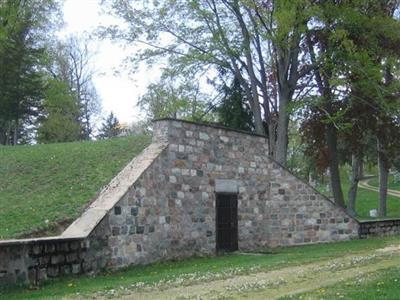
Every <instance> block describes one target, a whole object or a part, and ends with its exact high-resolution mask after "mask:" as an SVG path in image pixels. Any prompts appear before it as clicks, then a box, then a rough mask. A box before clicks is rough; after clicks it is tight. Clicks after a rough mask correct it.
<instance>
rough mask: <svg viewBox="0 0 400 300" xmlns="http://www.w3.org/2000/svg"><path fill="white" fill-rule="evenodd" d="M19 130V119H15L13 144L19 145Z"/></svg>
mask: <svg viewBox="0 0 400 300" xmlns="http://www.w3.org/2000/svg"><path fill="white" fill-rule="evenodd" d="M18 131H19V120H18V119H15V126H14V132H13V145H14V146H15V145H17V143H18Z"/></svg>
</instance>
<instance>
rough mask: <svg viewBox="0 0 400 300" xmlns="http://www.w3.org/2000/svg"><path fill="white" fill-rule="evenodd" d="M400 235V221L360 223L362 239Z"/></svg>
mask: <svg viewBox="0 0 400 300" xmlns="http://www.w3.org/2000/svg"><path fill="white" fill-rule="evenodd" d="M398 234H400V219H396V220H382V221H362V222H360V228H359V236H360V238H368V237H373V236H388V235H398Z"/></svg>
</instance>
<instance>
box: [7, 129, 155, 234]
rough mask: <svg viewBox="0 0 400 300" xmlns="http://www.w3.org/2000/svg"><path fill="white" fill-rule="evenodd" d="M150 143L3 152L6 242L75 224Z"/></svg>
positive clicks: (133, 140) (120, 141) (128, 140)
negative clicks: (66, 223)
mask: <svg viewBox="0 0 400 300" xmlns="http://www.w3.org/2000/svg"><path fill="white" fill-rule="evenodd" d="M149 143H150V137H148V136H135V137H123V138H115V139H110V140H104V141H95V142H75V143H62V144H50V145H35V146H17V147H0V178H1V180H0V239H5V238H12V237H19V236H23V235H27V234H29V233H32V232H34V231H38V230H46V229H48V230H49V232H48V233H52V228H53V229H55V224H56V222H60V221H65V220H70V221H72V220H73V219H75V218H76V217H78V216H79V215H80V213H81V212H82V210H83V209H84V207H85V205H86V204H87V203H88V202H90V201H91V200H93V198H94V197H95V196H96V194H97V193H98V192H99V190H100V189H101V187H102V186H104V185H105V184H107V183H108V182H109V181H110V180H111V179H112V178H113V177H114V176H115V175H116V174H117V173H118V172H119V171H120V170H121V169H122V168H123V167H124V165H125V164H127V162H129V161H130V160H131V159H132V158H133V157H135V156H136V155H137V154H138V153H140V152H141V151H142V150H143V149H144V148H145V147H146V146H147V145H148V144H149ZM53 231H54V230H53ZM41 233H43V232H41Z"/></svg>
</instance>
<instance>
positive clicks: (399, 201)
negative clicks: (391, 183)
mask: <svg viewBox="0 0 400 300" xmlns="http://www.w3.org/2000/svg"><path fill="white" fill-rule="evenodd" d="M340 175H341V176H340V177H341V183H342V190H343V195H344V198H345V202H346V203H347V202H348V192H349V188H350V181H349V176H348V167H342V168H341V170H340ZM370 184H371V181H370ZM319 190H320V191H321V192H322V193H323V194H325V195H327V196H328V197H331V195H330V194H329V193H327V192H326V191H324V189H323V188H319ZM378 201H379V194H378V192H374V191H370V190H366V189H362V188H358V189H357V200H356V211H357V218H358V219H359V220H370V219H372V218H371V217H370V216H369V211H370V210H371V209H378ZM387 212H388V213H387V218H400V198H398V197H394V196H390V195H388V196H387Z"/></svg>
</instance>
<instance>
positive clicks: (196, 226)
mask: <svg viewBox="0 0 400 300" xmlns="http://www.w3.org/2000/svg"><path fill="white" fill-rule="evenodd" d="M154 140H155V141H160V140H163V141H167V142H168V147H167V148H166V149H165V150H164V151H163V152H162V153H161V155H160V156H158V157H157V158H156V159H155V161H154V162H153V163H152V164H151V166H150V167H149V168H148V169H147V170H146V172H145V173H144V174H143V175H142V176H141V177H140V178H139V179H138V180H137V181H136V182H135V183H134V184H133V186H132V187H131V189H130V190H129V191H128V193H126V194H125V196H124V197H123V198H122V199H121V201H119V202H118V203H117V205H116V206H115V207H114V209H113V210H111V211H110V212H109V213H108V218H109V226H110V230H111V232H112V235H111V236H110V238H109V246H110V249H111V253H112V254H111V257H112V259H111V261H110V263H109V267H111V268H118V267H122V266H126V265H129V264H142V263H150V262H153V261H156V260H160V259H171V258H182V257H187V256H192V255H210V254H214V253H215V250H216V232H215V223H216V221H215V216H216V209H215V202H216V199H215V198H216V193H215V192H216V183H218V182H221V180H225V181H226V182H229V184H230V185H235V186H234V187H233V188H234V189H236V190H237V193H238V196H239V203H238V207H239V208H238V219H239V224H238V225H239V249H240V250H242V251H257V250H260V249H263V248H265V247H275V246H287V245H300V244H308V243H318V242H329V241H338V240H347V239H351V238H355V237H357V236H358V223H357V221H355V220H354V219H353V218H351V217H349V216H348V215H347V214H346V213H345V212H344V210H342V209H341V208H338V207H337V206H335V205H334V204H333V203H332V202H331V201H329V200H328V199H327V198H325V197H323V196H322V195H320V194H319V193H318V192H316V191H315V190H314V189H313V188H311V187H310V186H309V185H307V184H305V183H303V182H302V181H300V180H299V179H298V178H296V177H295V176H293V175H292V174H290V173H289V172H288V171H287V170H285V169H284V168H282V167H281V166H280V165H278V164H277V163H276V162H274V161H273V160H271V158H269V157H268V155H267V152H268V151H267V150H268V146H267V142H266V139H265V137H263V136H258V135H251V134H248V133H243V132H240V131H234V130H228V129H226V128H221V127H214V126H205V125H201V124H195V123H190V122H182V121H176V120H161V121H158V122H156V123H155V124H154ZM228 188H232V187H228Z"/></svg>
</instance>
